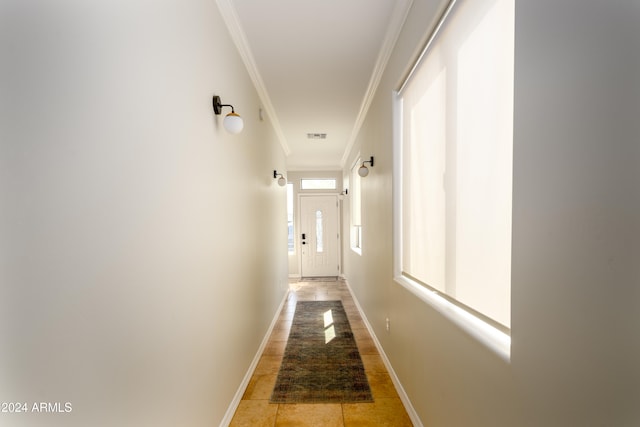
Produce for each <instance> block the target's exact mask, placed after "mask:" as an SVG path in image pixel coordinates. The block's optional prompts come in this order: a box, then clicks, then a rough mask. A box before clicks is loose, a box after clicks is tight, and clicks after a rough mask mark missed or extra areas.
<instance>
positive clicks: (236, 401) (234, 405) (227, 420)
mask: <svg viewBox="0 0 640 427" xmlns="http://www.w3.org/2000/svg"><path fill="white" fill-rule="evenodd" d="M288 298H289V291H287V292H286V293H285V294H284V298H282V301H281V302H280V305H279V306H278V309H277V310H276V314H275V316H274V317H273V320H272V321H271V325H269V329H267V333H266V334H265V336H264V338H263V339H262V343H261V344H260V347H259V348H258V352H257V353H256V355H255V356H254V357H253V362H251V365H250V366H249V369H248V370H247V373H246V374H245V376H244V378H243V380H242V382H241V383H240V387H238V391H237V392H236V394H235V396H234V397H233V400H232V401H231V404H229V408H228V409H227V412H226V413H225V414H224V418H222V421H221V422H220V427H228V426H229V424H231V420H232V419H233V415H234V414H235V413H236V411H237V410H238V406H239V405H240V401H241V400H242V396H243V395H244V392H245V390H246V389H247V386H248V385H249V381H251V377H252V376H253V372H254V371H255V370H256V367H257V366H258V362H260V357H262V353H263V352H264V349H265V348H266V347H267V343H268V342H269V337H271V332H273V328H274V327H275V326H276V323H277V322H278V318H279V317H280V313H281V312H282V308H283V307H284V304H285V302H287V299H288Z"/></svg>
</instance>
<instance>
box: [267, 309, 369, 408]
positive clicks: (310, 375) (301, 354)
mask: <svg viewBox="0 0 640 427" xmlns="http://www.w3.org/2000/svg"><path fill="white" fill-rule="evenodd" d="M271 402H272V403H341V402H373V397H372V395H371V389H370V388H369V382H368V381H367V376H366V374H365V372H364V366H363V365H362V359H361V358H360V353H359V352H358V347H357V345H356V341H355V339H354V338H353V333H352V332H351V327H350V326H349V320H348V319H347V314H346V313H345V311H344V307H343V306H342V303H341V302H340V301H298V303H297V305H296V311H295V315H294V317H293V323H292V325H291V331H290V332H289V340H288V341H287V346H286V348H285V351H284V358H283V360H282V365H281V366H280V371H279V372H278V378H277V379H276V385H275V387H274V389H273V393H272V395H271Z"/></svg>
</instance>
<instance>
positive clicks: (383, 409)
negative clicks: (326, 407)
mask: <svg viewBox="0 0 640 427" xmlns="http://www.w3.org/2000/svg"><path fill="white" fill-rule="evenodd" d="M342 409H343V415H344V425H345V427H355V426H358V427H365V426H371V427H411V426H412V425H413V424H412V423H411V419H410V418H409V415H408V414H407V411H406V410H405V409H404V406H403V405H402V401H401V400H400V399H376V401H375V402H373V403H345V404H343V405H342Z"/></svg>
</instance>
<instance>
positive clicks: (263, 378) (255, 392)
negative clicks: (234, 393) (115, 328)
mask: <svg viewBox="0 0 640 427" xmlns="http://www.w3.org/2000/svg"><path fill="white" fill-rule="evenodd" d="M276 378H278V375H277V374H269V375H253V376H252V377H251V380H250V381H249V385H248V386H247V389H246V390H245V391H244V395H243V396H242V399H243V400H269V399H270V398H271V393H273V387H274V386H275V385H276Z"/></svg>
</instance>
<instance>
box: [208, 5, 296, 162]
mask: <svg viewBox="0 0 640 427" xmlns="http://www.w3.org/2000/svg"><path fill="white" fill-rule="evenodd" d="M216 3H217V5H218V9H219V10H220V14H221V15H222V19H223V21H224V22H225V24H226V25H227V28H228V29H229V33H230V35H231V39H232V40H233V42H234V44H235V45H236V48H237V49H238V52H239V54H240V57H241V58H242V61H243V62H244V65H245V67H246V68H247V72H248V73H249V77H250V78H251V81H252V82H253V85H254V86H255V88H256V91H257V92H258V97H259V98H260V100H261V101H262V104H263V106H264V109H265V110H266V112H267V114H268V115H269V117H270V118H271V123H272V125H273V129H274V131H275V133H276V135H277V137H278V141H279V142H280V145H281V146H282V150H283V151H284V155H285V156H289V155H290V154H291V149H290V148H289V145H288V144H287V140H286V138H285V136H284V133H283V132H282V127H281V126H280V121H279V120H278V117H277V116H276V112H275V109H274V108H273V104H272V103H271V98H270V97H269V93H268V92H267V88H266V87H265V85H264V82H263V81H262V77H261V76H260V73H259V72H258V67H257V65H256V62H255V60H254V58H253V54H252V53H251V49H250V48H249V42H248V41H247V37H246V36H245V33H244V30H243V29H242V26H241V25H240V20H239V19H238V14H237V13H236V10H235V8H234V7H233V4H232V0H216Z"/></svg>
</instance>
